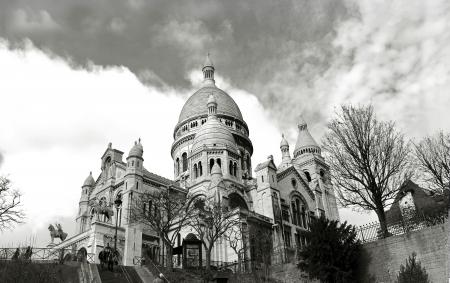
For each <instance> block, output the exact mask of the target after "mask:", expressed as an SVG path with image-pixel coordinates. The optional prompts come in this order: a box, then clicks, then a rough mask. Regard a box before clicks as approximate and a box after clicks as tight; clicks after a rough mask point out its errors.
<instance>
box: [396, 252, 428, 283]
mask: <svg viewBox="0 0 450 283" xmlns="http://www.w3.org/2000/svg"><path fill="white" fill-rule="evenodd" d="M412 282H414V283H430V280H429V279H428V274H427V271H426V270H425V267H422V265H421V264H420V261H416V254H415V253H413V254H412V255H411V256H409V257H408V259H407V260H406V266H405V265H403V264H402V265H400V272H399V273H398V276H397V283H412Z"/></svg>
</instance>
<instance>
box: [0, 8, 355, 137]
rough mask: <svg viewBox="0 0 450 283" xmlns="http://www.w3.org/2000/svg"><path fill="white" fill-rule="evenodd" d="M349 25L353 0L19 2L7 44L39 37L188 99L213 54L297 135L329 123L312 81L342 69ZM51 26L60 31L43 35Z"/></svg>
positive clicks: (2, 30) (77, 58) (4, 28)
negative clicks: (338, 30)
mask: <svg viewBox="0 0 450 283" xmlns="http://www.w3.org/2000/svg"><path fill="white" fill-rule="evenodd" d="M17 15H19V17H17ZM347 16H348V15H347V9H346V7H345V5H344V3H343V0H338V1H336V0H317V1H309V0H301V1H297V0H296V1H293V0H283V1H281V2H280V1H278V2H273V1H269V0H252V1H245V2H242V1H237V0H235V1H219V0H214V1H206V2H205V1H196V0H184V1H164V0H152V1H136V0H133V1H131V0H129V1H123V0H113V1H107V2H105V1H88V0H81V1H69V0H61V1H57V2H55V1H50V0H33V1H25V0H17V1H14V2H12V3H9V2H7V3H1V4H0V36H3V37H5V38H8V39H9V40H10V41H12V42H17V41H19V42H20V40H21V39H22V38H23V37H27V38H30V39H31V40H32V42H33V43H34V44H35V45H36V46H38V47H42V48H45V49H49V50H51V51H52V52H53V53H55V54H57V55H61V56H64V57H65V56H69V57H71V58H72V61H73V63H76V64H81V65H86V64H87V62H90V61H92V62H94V64H96V65H100V66H109V65H119V66H126V67H127V68H129V69H130V70H131V71H132V72H133V73H135V74H136V75H138V77H139V79H140V80H141V81H142V82H144V83H146V84H148V85H150V86H157V87H160V88H165V87H168V88H176V89H182V90H183V91H186V90H187V89H189V88H190V87H191V85H190V82H189V80H188V78H187V75H186V74H188V73H189V72H190V71H191V70H192V69H198V67H199V66H201V64H202V63H203V61H204V57H205V54H206V53H207V52H208V51H209V52H211V53H212V56H213V61H214V62H215V63H216V67H217V70H218V73H219V74H221V75H223V76H224V77H226V78H229V79H230V80H231V81H232V82H233V84H234V85H236V86H237V87H239V88H241V89H244V90H246V91H248V92H250V93H254V94H255V95H257V97H258V98H259V99H260V101H261V102H262V103H263V105H264V106H265V107H266V108H268V109H270V110H271V113H272V115H273V117H275V119H276V120H277V121H278V122H279V124H280V125H281V126H282V127H283V128H284V129H287V128H288V127H292V125H293V123H294V121H295V117H296V116H297V115H298V114H299V113H300V112H302V111H304V112H307V114H308V116H311V119H312V120H314V121H313V122H314V123H315V122H316V121H317V120H319V119H318V117H319V116H320V115H318V114H314V113H316V112H318V111H317V110H312V109H311V107H309V106H308V104H307V103H306V102H307V101H308V100H309V99H310V98H309V95H310V93H311V91H310V87H311V83H312V82H311V80H312V79H313V78H315V77H316V76H317V75H318V74H319V73H320V72H322V71H323V70H326V69H327V68H328V66H329V62H330V61H333V57H334V56H335V53H333V52H332V51H333V48H334V47H333V46H332V40H333V38H334V34H335V32H334V27H335V25H336V24H338V23H339V21H340V20H342V19H343V18H345V17H347ZM17 18H19V20H20V21H19V22H20V23H23V24H20V25H19V26H25V27H27V28H25V27H23V28H20V29H18V27H17V26H18V23H17V22H18V20H17ZM34 26H36V28H34V29H33V28H31V27H34ZM44 26H47V27H51V26H58V29H54V30H53V31H52V30H51V29H50V28H47V29H45V32H44V31H41V32H37V31H36V29H37V27H41V29H42V30H44V28H43V27H44ZM308 47H311V48H313V50H314V52H311V51H305V49H307V48H308ZM303 89H305V90H307V91H303ZM291 102H294V103H291ZM292 105H296V106H295V107H293V106H292ZM281 109H283V110H285V111H283V112H284V113H287V115H283V116H281V115H279V113H280V110H281ZM316 116H317V117H316Z"/></svg>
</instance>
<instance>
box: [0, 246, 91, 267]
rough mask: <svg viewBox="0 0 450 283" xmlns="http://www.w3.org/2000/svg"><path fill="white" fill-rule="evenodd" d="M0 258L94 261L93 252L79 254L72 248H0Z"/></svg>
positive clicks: (36, 260) (43, 260) (41, 260)
mask: <svg viewBox="0 0 450 283" xmlns="http://www.w3.org/2000/svg"><path fill="white" fill-rule="evenodd" d="M0 260H28V261H35V262H65V261H87V262H88V263H95V254H92V253H88V254H80V253H77V252H76V251H74V250H72V249H54V248H33V247H20V248H0Z"/></svg>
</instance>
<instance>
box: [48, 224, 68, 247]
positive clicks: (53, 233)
mask: <svg viewBox="0 0 450 283" xmlns="http://www.w3.org/2000/svg"><path fill="white" fill-rule="evenodd" d="M55 226H56V229H55V227H54V226H53V225H52V224H50V225H49V226H48V230H49V231H50V237H51V238H52V244H53V241H54V240H55V238H59V239H61V242H62V241H64V240H65V239H66V238H67V233H65V232H64V231H63V229H62V227H61V224H59V223H56V224H55Z"/></svg>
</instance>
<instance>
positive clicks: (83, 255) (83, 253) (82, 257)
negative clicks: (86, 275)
mask: <svg viewBox="0 0 450 283" xmlns="http://www.w3.org/2000/svg"><path fill="white" fill-rule="evenodd" d="M86 260H87V250H86V249H85V248H81V249H79V250H78V252H77V261H80V262H86Z"/></svg>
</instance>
